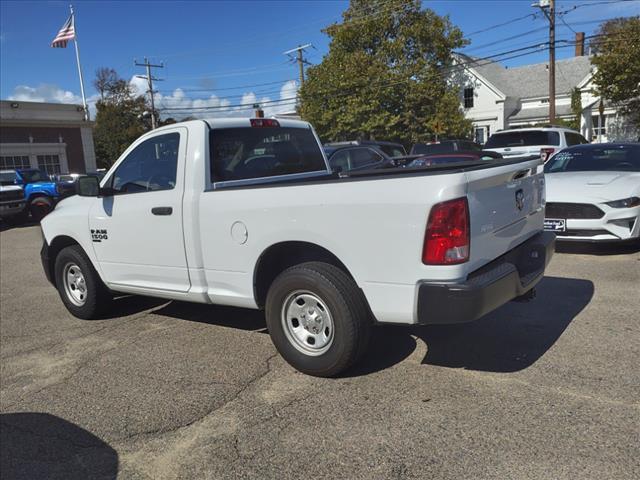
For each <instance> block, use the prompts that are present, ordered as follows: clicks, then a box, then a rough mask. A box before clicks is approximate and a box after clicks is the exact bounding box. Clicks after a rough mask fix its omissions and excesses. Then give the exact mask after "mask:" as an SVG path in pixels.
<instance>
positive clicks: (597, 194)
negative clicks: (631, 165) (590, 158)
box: [545, 172, 640, 203]
mask: <svg viewBox="0 0 640 480" xmlns="http://www.w3.org/2000/svg"><path fill="white" fill-rule="evenodd" d="M545 178H546V183H547V201H548V202H571V203H585V202H591V203H602V202H609V201H612V200H620V199H623V198H629V197H633V196H637V195H640V172H561V173H548V174H546V175H545Z"/></svg>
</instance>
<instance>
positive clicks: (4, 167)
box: [0, 155, 31, 170]
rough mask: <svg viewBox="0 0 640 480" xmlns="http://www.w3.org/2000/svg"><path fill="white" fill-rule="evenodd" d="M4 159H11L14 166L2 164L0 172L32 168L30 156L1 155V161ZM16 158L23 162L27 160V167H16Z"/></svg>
mask: <svg viewBox="0 0 640 480" xmlns="http://www.w3.org/2000/svg"><path fill="white" fill-rule="evenodd" d="M2 158H11V159H12V160H11V162H12V163H13V165H4V163H2V164H0V170H13V169H18V168H30V167H31V159H30V158H29V155H0V159H2ZM16 158H20V159H22V160H24V159H26V161H27V165H26V166H25V165H20V166H18V165H16V162H15V159H16Z"/></svg>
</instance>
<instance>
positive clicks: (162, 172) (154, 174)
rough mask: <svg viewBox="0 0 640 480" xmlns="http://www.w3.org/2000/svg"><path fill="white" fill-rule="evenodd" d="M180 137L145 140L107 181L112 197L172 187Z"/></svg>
mask: <svg viewBox="0 0 640 480" xmlns="http://www.w3.org/2000/svg"><path fill="white" fill-rule="evenodd" d="M179 147H180V134H179V133H168V134H166V135H158V136H157V137H153V138H150V139H149V140H145V141H144V142H142V143H141V144H140V145H138V146H137V147H136V148H135V149H134V150H133V151H132V152H131V153H130V154H129V155H127V157H126V158H125V159H124V160H123V161H122V163H121V164H120V165H119V166H118V168H117V169H116V171H115V172H114V174H113V177H112V180H111V182H110V183H111V188H112V189H113V190H114V193H137V192H153V191H157V190H171V189H173V188H174V187H175V186H176V172H177V170H178V149H179Z"/></svg>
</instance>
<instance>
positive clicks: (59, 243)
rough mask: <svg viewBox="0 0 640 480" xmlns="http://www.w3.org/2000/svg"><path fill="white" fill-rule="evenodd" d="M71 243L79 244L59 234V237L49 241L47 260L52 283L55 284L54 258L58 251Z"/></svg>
mask: <svg viewBox="0 0 640 480" xmlns="http://www.w3.org/2000/svg"><path fill="white" fill-rule="evenodd" d="M71 245H80V244H79V243H78V242H76V241H75V240H74V239H73V238H71V237H68V236H66V235H60V236H59V237H56V238H54V239H53V240H52V241H51V245H49V262H48V263H49V264H48V268H49V278H51V281H52V282H53V284H54V285H55V284H56V275H55V273H56V272H55V267H56V258H57V256H58V253H60V251H61V250H62V249H63V248H66V247H70V246H71Z"/></svg>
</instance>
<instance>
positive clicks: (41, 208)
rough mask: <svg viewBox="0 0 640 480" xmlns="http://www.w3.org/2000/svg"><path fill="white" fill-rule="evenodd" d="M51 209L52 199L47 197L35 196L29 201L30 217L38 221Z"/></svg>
mask: <svg viewBox="0 0 640 480" xmlns="http://www.w3.org/2000/svg"><path fill="white" fill-rule="evenodd" d="M52 209H53V201H52V200H51V199H50V198H49V197H35V198H33V199H32V200H31V202H29V211H30V212H31V218H33V220H34V221H36V222H39V221H40V220H42V219H43V218H44V217H46V216H47V215H48V214H49V212H51V210H52Z"/></svg>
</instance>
